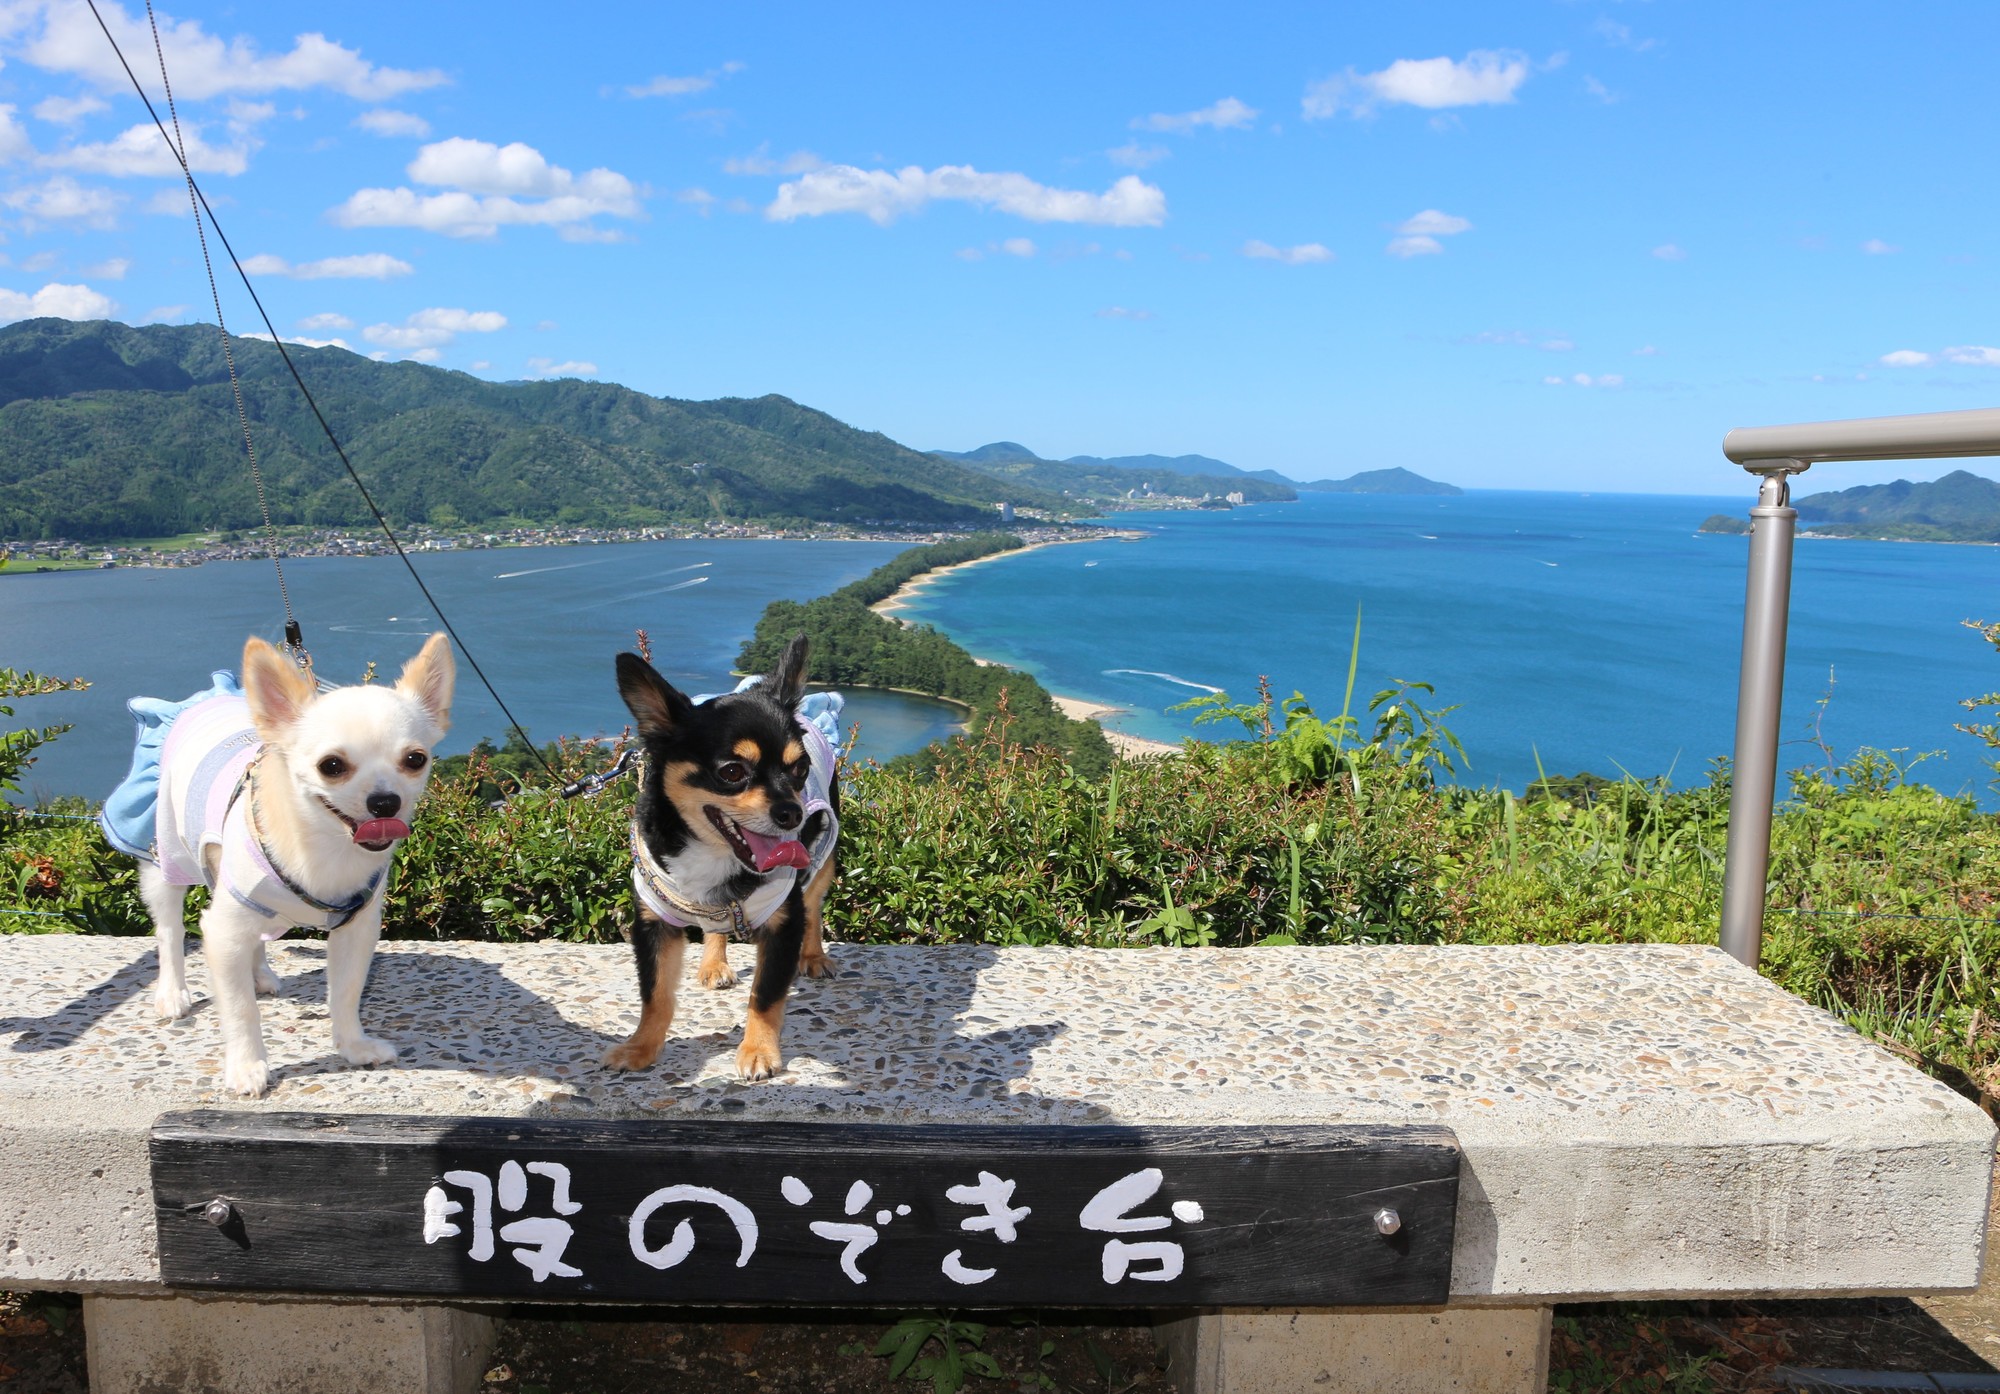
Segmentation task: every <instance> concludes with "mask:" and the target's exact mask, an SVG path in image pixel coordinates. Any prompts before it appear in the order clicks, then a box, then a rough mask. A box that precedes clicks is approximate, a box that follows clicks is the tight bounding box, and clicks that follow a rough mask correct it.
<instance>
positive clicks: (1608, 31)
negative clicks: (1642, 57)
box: [1593, 19, 1659, 53]
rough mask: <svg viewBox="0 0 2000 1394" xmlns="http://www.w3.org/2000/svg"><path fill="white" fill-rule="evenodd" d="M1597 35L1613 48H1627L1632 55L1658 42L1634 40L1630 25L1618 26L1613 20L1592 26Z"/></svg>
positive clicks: (1653, 40) (1605, 20)
mask: <svg viewBox="0 0 2000 1394" xmlns="http://www.w3.org/2000/svg"><path fill="white" fill-rule="evenodd" d="M1593 27H1594V28H1595V29H1596V30H1597V32H1598V35H1599V36H1600V37H1601V38H1602V39H1603V40H1604V42H1606V43H1607V44H1610V45H1611V46H1612V47H1613V48H1629V49H1631V50H1632V52H1634V53H1644V52H1645V51H1646V50H1647V49H1649V48H1651V47H1652V46H1653V45H1654V44H1655V43H1658V42H1659V41H1658V40H1657V39H1635V38H1633V37H1632V28H1631V26H1630V25H1626V24H1620V23H1619V22H1618V21H1617V20H1615V19H1599V20H1598V21H1597V23H1596V25H1594V26H1593Z"/></svg>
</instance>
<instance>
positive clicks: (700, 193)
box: [674, 188, 716, 218]
mask: <svg viewBox="0 0 2000 1394" xmlns="http://www.w3.org/2000/svg"><path fill="white" fill-rule="evenodd" d="M674 201H675V202H676V203H685V204H688V205H690V206H691V207H693V209H694V211H695V212H697V213H699V214H701V216H702V217H704V218H706V217H707V216H708V214H709V210H710V209H711V208H713V207H714V206H715V202H716V198H715V195H714V194H712V193H710V192H709V191H708V190H706V189H702V188H693V189H682V190H681V191H680V192H679V193H677V194H675V195H674Z"/></svg>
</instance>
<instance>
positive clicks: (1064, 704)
mask: <svg viewBox="0 0 2000 1394" xmlns="http://www.w3.org/2000/svg"><path fill="white" fill-rule="evenodd" d="M1055 701H1056V705H1057V706H1058V707H1060V708H1062V714H1063V715H1064V716H1066V717H1068V718H1069V719H1070V720H1071V721H1095V722H1098V723H1100V724H1102V722H1103V721H1104V718H1106V717H1107V716H1118V715H1121V714H1122V713H1123V712H1124V711H1125V710H1126V708H1124V707H1107V706H1104V705H1102V704H1100V703H1097V702H1086V701H1084V700H1083V699H1082V698H1081V697H1057V698H1056V699H1055ZM1104 739H1106V740H1107V741H1110V742H1111V748H1112V749H1113V750H1115V751H1117V752H1118V753H1119V754H1120V755H1123V756H1124V757H1125V758H1126V759H1128V760H1136V759H1138V758H1139V757H1141V756H1145V755H1178V754H1180V753H1181V748H1180V747H1179V746H1177V745H1169V744H1167V743H1166V742H1165V741H1149V740H1147V739H1146V738H1145V737H1144V736H1128V735H1126V734H1125V733H1124V732H1123V731H1114V730H1112V729H1111V728H1110V727H1109V726H1106V727H1105V728H1104Z"/></svg>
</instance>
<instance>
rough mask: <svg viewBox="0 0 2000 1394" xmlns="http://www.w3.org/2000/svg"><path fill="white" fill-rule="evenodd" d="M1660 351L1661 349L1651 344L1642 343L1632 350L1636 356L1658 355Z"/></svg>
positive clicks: (1650, 356)
mask: <svg viewBox="0 0 2000 1394" xmlns="http://www.w3.org/2000/svg"><path fill="white" fill-rule="evenodd" d="M1658 353H1659V350H1658V349H1656V348H1654V347H1653V346H1652V345H1651V344H1642V345H1641V346H1640V347H1638V348H1635V349H1633V350H1632V356H1633V357H1634V358H1652V357H1654V356H1656V355H1657V354H1658Z"/></svg>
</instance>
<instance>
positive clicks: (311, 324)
mask: <svg viewBox="0 0 2000 1394" xmlns="http://www.w3.org/2000/svg"><path fill="white" fill-rule="evenodd" d="M353 327H354V321H353V320H351V319H349V318H348V317H347V316H346V315H342V314H335V313H333V312H332V311H328V312H326V313H325V314H318V315H307V316H306V317H305V318H304V319H302V320H300V321H299V328H301V329H307V330H312V331H314V332H318V331H320V330H323V329H352V328H353ZM341 347H343V348H345V347H346V345H345V344H343V345H342V346H341Z"/></svg>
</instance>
